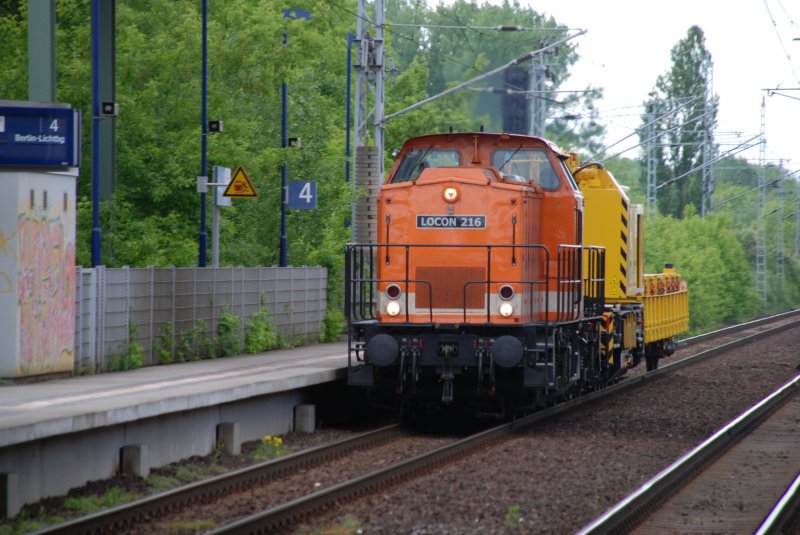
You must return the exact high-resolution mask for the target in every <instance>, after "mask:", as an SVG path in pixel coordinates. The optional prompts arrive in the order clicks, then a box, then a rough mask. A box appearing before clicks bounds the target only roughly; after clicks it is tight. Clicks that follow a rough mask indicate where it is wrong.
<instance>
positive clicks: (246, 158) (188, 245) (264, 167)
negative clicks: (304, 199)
mask: <svg viewBox="0 0 800 535" xmlns="http://www.w3.org/2000/svg"><path fill="white" fill-rule="evenodd" d="M208 5H209V19H208V20H209V28H208V30H209V31H208V51H209V56H208V60H209V64H208V111H209V117H210V118H212V119H221V120H224V123H225V132H224V133H223V134H220V135H214V136H206V138H205V141H206V142H207V169H206V172H207V173H209V174H210V170H211V168H212V167H213V166H215V165H219V166H225V167H236V166H238V165H241V166H242V167H244V168H245V169H246V171H247V173H248V176H249V177H250V179H251V181H252V182H253V183H254V186H255V188H256V190H257V191H258V192H259V196H258V198H257V199H253V200H236V201H234V203H233V206H231V207H226V208H223V209H222V215H221V232H220V242H221V264H222V265H245V266H256V265H273V264H276V263H277V261H278V244H279V239H280V236H279V234H280V203H281V191H280V180H281V178H280V169H281V166H282V164H284V163H285V164H286V166H287V170H288V179H289V180H295V179H303V180H315V181H317V183H318V202H319V204H318V209H317V210H315V211H307V210H298V211H289V213H288V215H287V219H288V224H287V228H288V241H289V263H290V264H292V265H311V264H313V265H322V266H325V267H327V268H328V276H329V294H328V302H329V307H330V310H329V311H328V314H326V319H325V322H324V326H323V332H322V334H321V336H322V338H323V339H325V340H328V339H331V340H332V339H336V338H337V337H338V334H339V333H340V332H341V331H340V326H341V321H342V318H341V305H342V302H343V298H344V296H343V245H344V243H345V242H347V241H348V240H349V239H350V229H349V228H348V227H347V224H346V223H347V221H348V219H349V218H350V213H351V205H352V202H353V199H354V198H355V197H356V196H357V195H358V194H359V192H355V191H353V189H352V188H351V187H350V185H349V184H347V183H346V182H345V176H344V169H345V160H346V156H345V153H344V146H345V113H346V109H345V103H344V98H343V95H344V93H345V88H346V77H345V73H346V68H347V65H346V53H347V48H346V38H345V36H346V34H347V32H352V31H354V30H355V25H356V11H355V6H356V2H355V0H332V1H327V0H298V2H296V3H295V4H293V5H292V7H296V8H301V9H306V10H308V11H310V12H311V13H312V18H311V19H310V20H288V19H285V18H284V17H283V14H282V9H283V8H284V7H285V6H284V5H282V4H281V3H276V2H251V1H248V0H209V2H208ZM27 6H28V2H21V1H17V0H12V1H9V2H4V3H2V6H0V33H1V34H2V35H3V39H2V40H0V55H1V56H2V57H3V58H6V59H7V61H5V62H4V68H3V69H0V88H2V95H0V96H2V98H4V99H16V100H26V99H27V82H28V73H27V61H26V59H27V57H26V56H27ZM56 8H57V32H58V34H57V47H58V49H57V54H56V56H57V58H58V66H57V74H58V88H57V90H58V100H59V101H62V102H69V103H71V104H73V106H74V107H76V108H78V109H82V110H84V125H83V129H82V131H83V140H82V142H83V154H84V159H83V165H82V167H81V176H80V179H79V183H78V194H79V200H78V218H77V219H78V244H77V251H76V253H77V260H78V263H79V264H82V265H89V264H90V236H91V226H92V206H91V197H90V195H91V184H92V180H93V173H94V171H93V169H92V162H91V161H90V158H88V157H87V156H86V155H89V154H91V145H90V142H91V135H92V132H91V130H92V121H91V114H90V113H87V111H88V110H90V109H91V61H90V60H91V58H90V56H91V46H90V28H91V27H90V24H89V23H88V21H90V20H91V17H90V9H91V5H90V3H89V2H86V1H83V0H59V1H58V2H57V3H56ZM386 8H387V9H386V13H387V16H388V18H390V19H391V20H390V21H391V22H392V23H396V24H406V26H387V27H386V29H385V31H386V34H385V38H386V44H387V57H388V58H391V59H392V60H393V63H388V62H387V67H390V66H391V65H392V64H393V65H394V66H395V67H396V70H393V71H391V73H390V76H389V81H388V83H387V87H386V111H387V113H393V112H396V111H399V110H402V109H405V108H407V107H408V106H410V105H412V104H415V103H417V102H419V101H421V100H423V99H425V98H427V97H429V96H432V95H436V94H438V93H440V92H441V91H443V90H445V89H447V88H450V87H452V86H453V85H455V84H457V83H460V82H463V81H464V80H467V79H470V78H472V77H475V76H477V75H479V74H482V73H485V72H487V71H489V70H491V69H494V68H495V67H498V66H500V65H503V64H505V63H507V62H508V61H510V60H511V59H513V58H516V57H519V56H521V55H522V54H524V53H527V52H529V51H531V50H537V49H540V48H542V47H544V46H547V45H549V44H552V43H554V42H556V41H558V40H559V39H562V38H564V37H565V36H566V35H567V29H566V28H567V26H565V25H563V24H562V23H560V22H559V21H556V20H554V19H553V18H552V17H548V16H545V15H543V14H541V13H538V12H536V11H535V10H534V9H533V8H531V7H529V6H527V5H521V3H520V2H516V1H513V2H512V1H507V2H503V3H501V4H500V5H494V4H489V3H486V2H478V1H475V0H454V1H452V2H446V3H445V2H439V3H438V5H436V6H435V7H429V4H428V3H427V2H424V1H421V0H387V3H386ZM116 24H117V31H116V58H117V63H116V97H115V98H116V100H117V101H118V102H119V103H120V105H121V109H122V114H121V115H120V117H119V118H117V119H115V124H116V147H117V175H116V188H115V192H114V194H113V196H111V197H110V198H109V199H105V200H103V201H102V203H101V209H100V217H101V226H102V230H103V232H102V236H103V244H102V247H103V259H102V260H103V263H104V264H105V265H108V266H111V267H117V266H123V265H129V266H148V265H153V266H168V265H178V266H188V265H193V264H195V263H196V259H197V255H198V250H197V243H198V233H199V219H200V212H201V206H200V198H199V196H198V195H197V193H196V191H195V181H196V177H197V176H198V175H200V174H202V173H203V169H202V165H201V161H202V155H201V147H202V142H203V136H202V135H201V134H202V124H201V123H202V114H201V42H200V39H201V31H200V30H201V28H200V25H201V13H200V3H199V2H175V1H172V0H136V1H133V0H120V1H118V2H117V3H116ZM426 24H427V25H428V27H426V28H422V27H420V25H426ZM444 26H449V27H450V28H444ZM496 26H523V27H533V28H537V29H536V30H528V31H516V32H509V31H504V32H497V31H494V30H492V29H488V28H491V27H496ZM453 27H456V28H453ZM284 34H285V35H286V43H285V45H284ZM710 58H711V54H710V52H709V51H708V50H706V48H705V40H704V35H703V31H702V29H700V28H698V27H692V28H690V29H689V30H688V32H687V35H686V37H685V38H684V39H682V40H681V41H680V42H678V43H677V44H676V45H675V47H674V48H673V49H672V60H673V63H672V67H671V69H670V70H669V71H668V72H667V73H665V74H664V75H662V76H660V77H659V78H658V79H657V80H656V82H655V85H654V88H653V91H652V93H651V94H650V95H649V96H648V103H650V104H651V105H652V110H653V113H654V114H656V115H659V114H666V115H665V120H664V121H663V122H662V123H661V125H660V133H661V136H662V141H663V142H662V144H661V145H660V146H659V148H658V149H657V151H658V161H659V164H658V168H657V172H658V176H659V180H660V183H663V182H664V181H666V180H668V179H670V178H674V177H679V176H681V175H683V174H686V173H688V174H686V176H685V177H683V178H681V179H679V180H676V181H675V182H674V183H673V184H670V185H669V186H665V187H663V188H661V189H660V190H659V192H658V202H659V207H660V210H661V212H662V213H665V214H669V215H670V216H671V217H665V218H661V217H648V222H647V228H646V240H645V241H646V252H647V259H648V269H649V270H651V271H656V270H659V269H660V267H661V265H662V264H663V263H664V262H665V261H671V262H673V263H674V264H675V267H676V269H677V270H678V271H679V272H680V273H682V274H683V275H684V277H685V278H686V279H687V280H688V281H689V285H690V288H691V298H690V307H691V313H692V328H693V329H694V330H698V329H703V328H710V327H714V326H716V325H718V324H720V323H725V322H731V321H736V320H737V319H742V318H745V317H748V316H749V315H751V314H755V313H758V312H762V310H761V309H760V307H759V306H756V305H753V304H752V303H754V302H758V301H757V299H756V296H754V291H753V284H752V281H753V265H754V253H753V251H754V243H755V228H754V224H753V222H754V221H755V219H756V217H757V216H758V214H757V211H756V204H755V194H754V191H755V190H754V188H756V187H757V184H758V176H759V173H760V172H762V170H760V169H757V168H756V167H755V166H752V165H750V164H748V163H747V162H746V161H744V160H738V159H735V158H726V159H724V160H722V161H720V162H719V164H718V165H717V166H716V169H715V170H714V173H715V184H716V202H717V203H718V204H719V206H718V207H717V208H715V211H714V212H715V213H714V215H713V217H707V218H706V219H705V220H702V219H700V218H698V217H697V215H696V213H697V211H698V207H699V202H700V189H699V187H700V183H699V180H700V176H699V173H698V172H689V171H691V170H692V169H693V168H694V167H696V166H697V164H698V162H699V159H700V153H699V148H698V147H697V143H698V141H700V140H702V139H703V136H704V135H706V134H707V133H708V132H710V130H712V129H713V127H714V125H715V117H716V106H717V104H718V99H717V97H716V96H715V95H711V96H710V97H711V98H710V99H709V100H708V105H707V106H706V108H704V103H703V101H704V88H705V81H706V80H705V67H706V65H707V64H708V62H709V61H710ZM540 59H541V61H542V62H543V63H545V64H546V65H547V75H546V85H547V87H548V88H549V89H553V90H557V89H559V88H562V87H567V86H566V85H565V82H566V81H568V79H569V74H570V68H571V66H572V65H574V64H575V62H576V61H577V59H578V54H577V51H576V47H575V44H573V42H572V41H570V42H567V43H564V44H561V45H560V46H558V47H557V48H556V49H554V50H553V51H552V52H549V53H547V54H545V55H543V56H541V58H540ZM284 81H285V82H286V84H287V88H288V132H289V135H290V136H292V137H299V138H301V139H302V147H301V148H287V149H282V148H281V147H280V145H281V84H282V82H284ZM502 82H503V79H502V76H497V77H494V78H489V79H487V80H484V81H483V82H480V83H477V84H475V85H476V87H475V89H478V90H481V91H472V90H462V91H458V92H455V93H453V94H450V95H448V96H446V97H444V98H441V99H439V100H436V101H434V102H431V103H429V104H427V105H425V106H424V107H422V108H419V109H417V110H414V111H411V112H409V113H406V114H404V115H400V116H398V117H396V118H394V119H392V120H390V121H389V122H388V123H387V128H386V132H385V134H386V148H387V154H386V155H384V157H385V159H386V161H387V164H390V163H391V162H390V161H389V159H390V156H389V154H390V153H391V151H392V150H393V149H396V148H399V146H400V144H401V143H402V142H403V141H404V140H405V139H406V138H408V137H410V136H413V135H418V134H428V133H432V132H442V131H447V129H449V128H450V127H452V128H453V129H454V130H472V129H478V128H479V127H480V126H481V125H483V126H484V127H485V128H486V129H490V130H497V129H500V127H501V123H500V114H499V109H500V96H499V95H498V94H496V93H490V92H487V91H485V90H487V89H491V88H493V87H495V86H500V85H501V84H502ZM519 89H524V88H519ZM585 89H586V91H585V92H576V93H572V94H562V93H559V95H560V96H559V97H558V99H556V101H553V102H549V103H548V118H549V120H548V126H547V136H548V137H550V138H551V139H552V140H553V141H555V142H556V143H558V144H559V145H561V146H563V147H565V148H567V149H569V150H577V151H579V152H581V154H582V155H583V156H587V155H595V154H600V153H601V152H602V146H601V138H602V133H603V126H602V124H600V122H599V120H598V118H597V112H596V108H595V106H594V103H595V102H596V101H597V100H598V99H599V98H600V97H601V95H602V92H601V91H602V90H601V88H596V87H587V88H585ZM709 107H710V110H709ZM709 111H710V113H709V115H708V116H707V117H706V118H705V120H703V118H702V116H703V114H704V113H706V112H709ZM668 112H669V113H668ZM643 120H646V119H644V118H643ZM698 124H702V125H703V127H704V128H697V126H698ZM608 166H609V167H610V168H611V169H612V170H613V172H614V173H615V175H616V177H617V179H618V180H619V181H620V183H623V184H627V185H629V186H631V190H630V192H629V194H630V196H631V198H632V199H633V201H634V202H642V201H643V200H644V189H643V186H644V182H643V181H644V180H645V173H644V172H643V167H642V165H641V162H639V161H637V160H629V159H624V158H615V159H613V160H611V161H609V162H608ZM387 167H388V165H387ZM766 173H767V181H768V182H769V183H771V184H777V183H778V182H780V183H781V185H782V187H783V196H780V195H779V194H778V190H777V188H769V191H768V193H767V211H768V216H767V230H768V232H767V240H768V243H767V258H768V259H769V260H768V271H769V273H770V277H769V280H768V284H769V288H770V292H769V295H770V298H769V302H768V303H767V305H768V306H767V309H768V310H778V309H781V308H785V307H789V306H794V305H795V304H796V303H797V301H798V299H800V289H799V288H800V266H798V259H797V257H798V251H797V248H798V247H800V243H799V242H798V239H797V236H798V233H797V230H798V222H799V221H798V219H797V218H796V217H795V216H794V213H793V212H797V211H800V208H798V207H796V206H792V205H790V204H789V202H790V199H792V198H793V196H794V197H796V196H797V193H798V189H799V188H798V186H797V183H796V181H795V180H794V178H791V179H781V178H780V177H781V176H783V175H785V174H786V173H785V171H784V170H783V169H782V168H781V166H780V165H779V166H777V167H776V168H771V169H767V170H766ZM210 197H211V196H210V195H209V196H208V203H209V204H208V205H207V206H206V207H205V208H207V209H210V208H211V205H210V202H211V199H210ZM779 224H780V225H783V226H785V227H786V228H785V232H784V233H783V234H782V235H783V242H778V236H779V233H778V232H777V230H778V228H779V227H778V225H779ZM780 251H783V252H784V255H783V258H784V261H785V263H784V276H783V277H779V276H778V275H776V274H775V273H776V272H777V263H776V260H775V259H776V258H777V257H778V256H779V253H780ZM220 325H221V326H222V327H221V328H227V327H230V329H231V330H230V331H228V332H225V333H223V336H225V337H229V336H230V337H232V336H233V332H234V327H233V326H232V325H228V323H227V322H226V321H222V322H221V323H220ZM245 332H246V334H245V344H246V347H245V349H246V350H247V351H248V352H254V351H261V350H264V349H267V348H271V347H275V346H276V345H279V344H281V339H280V337H279V336H278V335H277V333H276V332H275V329H274V325H273V324H272V322H271V321H270V319H269V315H268V312H267V310H266V308H265V307H262V309H261V311H259V313H257V314H256V315H255V316H253V318H251V319H250V320H249V321H248V322H247V324H246V326H245ZM176 334H177V341H176V342H175V344H174V347H172V344H171V343H164V342H163V340H171V339H172V335H173V333H166V332H163V331H162V344H161V345H160V346H159V347H158V348H157V354H158V355H159V360H160V361H164V362H166V361H170V360H172V358H173V354H174V358H175V359H176V360H179V361H182V360H188V359H196V358H202V357H204V356H210V355H212V354H216V353H218V352H221V353H222V354H225V353H226V352H227V351H229V350H230V349H231V348H232V346H230V347H229V346H228V345H227V342H226V344H223V345H224V347H223V346H220V345H219V344H218V345H217V346H216V347H215V346H214V345H213V342H212V338H213V337H212V336H211V335H213V334H216V335H217V338H218V339H219V336H220V333H219V332H217V333H209V332H208V327H207V325H206V324H205V322H202V321H201V322H199V323H198V324H197V325H195V326H194V327H193V328H192V329H191V330H190V331H188V332H184V333H176ZM240 335H241V333H240ZM131 338H132V339H134V340H135V336H132V337H131ZM226 339H227V338H226ZM231 340H232V338H231ZM130 349H131V350H132V352H130V351H129V350H126V351H127V352H128V353H126V354H125V355H120V363H119V365H120V366H129V365H133V364H132V363H135V362H136V360H137V356H136V351H135V347H132V348H130ZM123 360H124V363H123Z"/></svg>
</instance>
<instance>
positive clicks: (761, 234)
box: [756, 96, 767, 308]
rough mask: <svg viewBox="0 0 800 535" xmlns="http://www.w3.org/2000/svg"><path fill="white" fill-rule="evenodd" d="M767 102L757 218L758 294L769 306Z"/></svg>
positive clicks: (762, 99) (762, 113) (761, 151)
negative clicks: (766, 162) (766, 164)
mask: <svg viewBox="0 0 800 535" xmlns="http://www.w3.org/2000/svg"><path fill="white" fill-rule="evenodd" d="M765 117H766V113H765V101H764V97H763V96H762V97H761V145H760V146H759V149H758V215H757V216H756V293H757V294H759V295H760V296H761V303H762V305H763V306H764V307H765V308H766V306H767V260H766V258H767V253H766V250H767V222H766V219H767V214H766V204H767V191H766V168H765V161H766V157H765V155H766V144H767V140H766V138H765V137H764V131H765Z"/></svg>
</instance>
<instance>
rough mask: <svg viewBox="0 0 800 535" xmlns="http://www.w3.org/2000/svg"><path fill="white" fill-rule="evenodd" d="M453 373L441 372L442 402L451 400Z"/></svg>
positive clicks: (447, 402) (450, 401)
mask: <svg viewBox="0 0 800 535" xmlns="http://www.w3.org/2000/svg"><path fill="white" fill-rule="evenodd" d="M453 377H454V376H453V374H452V373H443V374H442V380H443V381H444V385H442V403H446V404H449V403H452V402H453Z"/></svg>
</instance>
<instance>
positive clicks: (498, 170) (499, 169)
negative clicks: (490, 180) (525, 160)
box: [497, 145, 522, 173]
mask: <svg viewBox="0 0 800 535" xmlns="http://www.w3.org/2000/svg"><path fill="white" fill-rule="evenodd" d="M520 149H522V145H520V146H519V147H517V150H515V151H514V152H512V153H511V156H509V157H508V159H507V160H506V161H504V162H503V165H501V166H500V167H499V168H498V169H497V172H498V173H499V172H500V171H502V170H503V167H505V166H506V164H507V163H508V162H510V161H511V159H512V158H513V157H514V156H516V155H517V153H518V152H519V151H520Z"/></svg>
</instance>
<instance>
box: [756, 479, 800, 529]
mask: <svg viewBox="0 0 800 535" xmlns="http://www.w3.org/2000/svg"><path fill="white" fill-rule="evenodd" d="M798 507H800V473H798V474H797V477H795V478H794V481H792V483H791V484H790V485H789V487H788V488H787V489H786V492H784V493H783V496H781V498H780V499H779V500H778V502H777V503H776V504H775V507H773V508H772V511H770V513H769V514H768V515H767V517H766V518H765V519H764V521H763V522H762V523H761V525H760V526H759V527H758V529H757V530H756V531H755V535H772V534H777V533H783V532H784V528H785V527H786V526H787V525H788V523H789V521H791V520H792V518H794V516H795V515H797V514H800V513H798Z"/></svg>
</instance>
